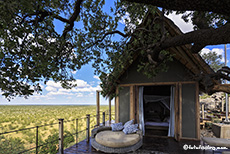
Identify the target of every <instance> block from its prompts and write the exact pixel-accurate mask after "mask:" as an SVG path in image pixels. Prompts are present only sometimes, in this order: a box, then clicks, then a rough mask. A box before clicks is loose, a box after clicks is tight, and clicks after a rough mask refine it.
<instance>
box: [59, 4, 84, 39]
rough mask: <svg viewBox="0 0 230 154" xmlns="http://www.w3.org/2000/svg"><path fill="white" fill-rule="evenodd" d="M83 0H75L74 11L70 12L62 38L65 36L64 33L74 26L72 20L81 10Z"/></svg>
mask: <svg viewBox="0 0 230 154" xmlns="http://www.w3.org/2000/svg"><path fill="white" fill-rule="evenodd" d="M83 1H84V0H77V1H76V3H75V6H74V12H73V14H72V16H71V17H70V18H69V25H68V26H67V27H65V29H64V31H63V33H62V36H63V37H64V38H66V35H67V33H68V32H69V31H71V30H72V29H73V26H74V21H75V20H76V19H77V17H78V16H79V14H80V10H81V4H82V2H83Z"/></svg>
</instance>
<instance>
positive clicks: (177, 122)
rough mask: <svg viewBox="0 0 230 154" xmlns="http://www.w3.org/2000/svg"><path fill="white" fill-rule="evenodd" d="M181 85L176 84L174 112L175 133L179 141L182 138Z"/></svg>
mask: <svg viewBox="0 0 230 154" xmlns="http://www.w3.org/2000/svg"><path fill="white" fill-rule="evenodd" d="M178 90H179V86H178V84H176V86H175V94H174V96H175V97H174V111H175V112H174V113H175V125H174V135H175V139H176V140H177V141H179V140H180V135H179V134H180V132H179V93H178Z"/></svg>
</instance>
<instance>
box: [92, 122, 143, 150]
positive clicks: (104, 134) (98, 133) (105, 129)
mask: <svg viewBox="0 0 230 154" xmlns="http://www.w3.org/2000/svg"><path fill="white" fill-rule="evenodd" d="M142 144H143V140H142V133H141V131H137V132H136V133H134V134H127V135H126V134H125V133H123V131H115V132H113V131H112V129H111V127H109V126H101V127H98V128H95V129H93V130H92V136H91V145H92V147H94V148H95V149H96V150H98V151H102V152H105V153H127V152H131V151H135V150H137V149H139V148H140V147H141V146H142Z"/></svg>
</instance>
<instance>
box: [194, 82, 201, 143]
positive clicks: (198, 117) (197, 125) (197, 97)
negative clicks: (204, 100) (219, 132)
mask: <svg viewBox="0 0 230 154" xmlns="http://www.w3.org/2000/svg"><path fill="white" fill-rule="evenodd" d="M195 103H196V106H195V107H196V138H197V139H198V140H200V101H199V83H198V82H197V83H196V102H195Z"/></svg>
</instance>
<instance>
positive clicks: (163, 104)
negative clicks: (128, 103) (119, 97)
mask: <svg viewBox="0 0 230 154" xmlns="http://www.w3.org/2000/svg"><path fill="white" fill-rule="evenodd" d="M170 96H171V86H170V85H162V86H145V87H144V88H143V111H144V112H143V116H144V118H143V119H144V127H145V136H156V135H157V136H169V127H170V116H171V111H170V102H171V99H170Z"/></svg>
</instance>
